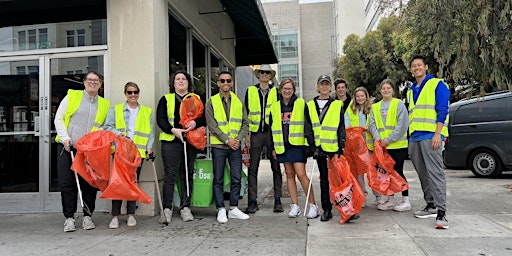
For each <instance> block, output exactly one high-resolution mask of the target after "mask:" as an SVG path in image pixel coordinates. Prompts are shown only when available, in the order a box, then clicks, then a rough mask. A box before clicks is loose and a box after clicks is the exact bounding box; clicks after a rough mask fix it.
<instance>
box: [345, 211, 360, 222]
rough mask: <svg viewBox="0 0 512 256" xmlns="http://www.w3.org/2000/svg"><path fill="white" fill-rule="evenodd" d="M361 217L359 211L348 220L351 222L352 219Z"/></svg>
mask: <svg viewBox="0 0 512 256" xmlns="http://www.w3.org/2000/svg"><path fill="white" fill-rule="evenodd" d="M359 217H361V216H359V213H356V214H354V215H352V216H350V218H349V219H348V220H347V222H349V221H351V220H357V219H359Z"/></svg>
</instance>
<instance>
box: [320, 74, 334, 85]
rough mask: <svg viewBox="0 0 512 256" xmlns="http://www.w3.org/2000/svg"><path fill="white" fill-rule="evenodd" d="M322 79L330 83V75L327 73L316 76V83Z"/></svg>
mask: <svg viewBox="0 0 512 256" xmlns="http://www.w3.org/2000/svg"><path fill="white" fill-rule="evenodd" d="M322 81H327V82H329V83H330V84H332V81H331V77H330V76H328V75H321V76H319V77H318V81H317V82H316V83H317V84H319V83H321V82H322Z"/></svg>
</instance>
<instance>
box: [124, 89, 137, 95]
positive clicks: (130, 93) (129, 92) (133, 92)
mask: <svg viewBox="0 0 512 256" xmlns="http://www.w3.org/2000/svg"><path fill="white" fill-rule="evenodd" d="M126 94H128V95H132V94H135V95H137V94H139V90H137V91H126Z"/></svg>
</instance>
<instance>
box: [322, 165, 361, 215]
mask: <svg viewBox="0 0 512 256" xmlns="http://www.w3.org/2000/svg"><path fill="white" fill-rule="evenodd" d="M328 173H329V184H330V189H329V190H330V191H329V196H330V199H331V203H332V204H333V206H334V207H336V209H337V210H338V211H339V212H340V214H341V218H340V224H343V223H344V222H346V221H347V220H349V219H350V217H352V215H354V214H357V213H359V212H361V208H362V207H363V204H364V201H365V198H364V193H363V191H362V190H361V187H360V186H359V183H357V180H356V179H355V178H354V175H352V173H351V172H350V167H349V165H348V162H347V160H346V159H345V157H344V156H340V157H338V155H335V156H334V157H333V158H331V159H330V160H329V169H328Z"/></svg>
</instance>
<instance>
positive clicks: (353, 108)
mask: <svg viewBox="0 0 512 256" xmlns="http://www.w3.org/2000/svg"><path fill="white" fill-rule="evenodd" d="M371 109H372V99H371V98H370V95H369V93H368V91H367V90H366V88H364V87H357V88H356V89H355V90H354V97H353V100H352V101H350V103H349V104H348V106H347V110H346V111H345V114H344V117H345V129H347V128H349V127H358V126H359V127H364V128H366V129H368V126H369V125H370V110H371ZM362 136H363V138H364V139H365V141H366V143H367V145H368V148H369V149H370V150H373V138H372V136H371V134H370V132H363V134H362ZM356 180H357V182H358V183H359V186H360V187H361V189H362V190H363V193H364V196H365V197H366V195H367V194H368V192H367V190H366V185H365V181H364V174H361V175H358V176H356ZM363 206H366V203H364V204H363Z"/></svg>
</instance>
